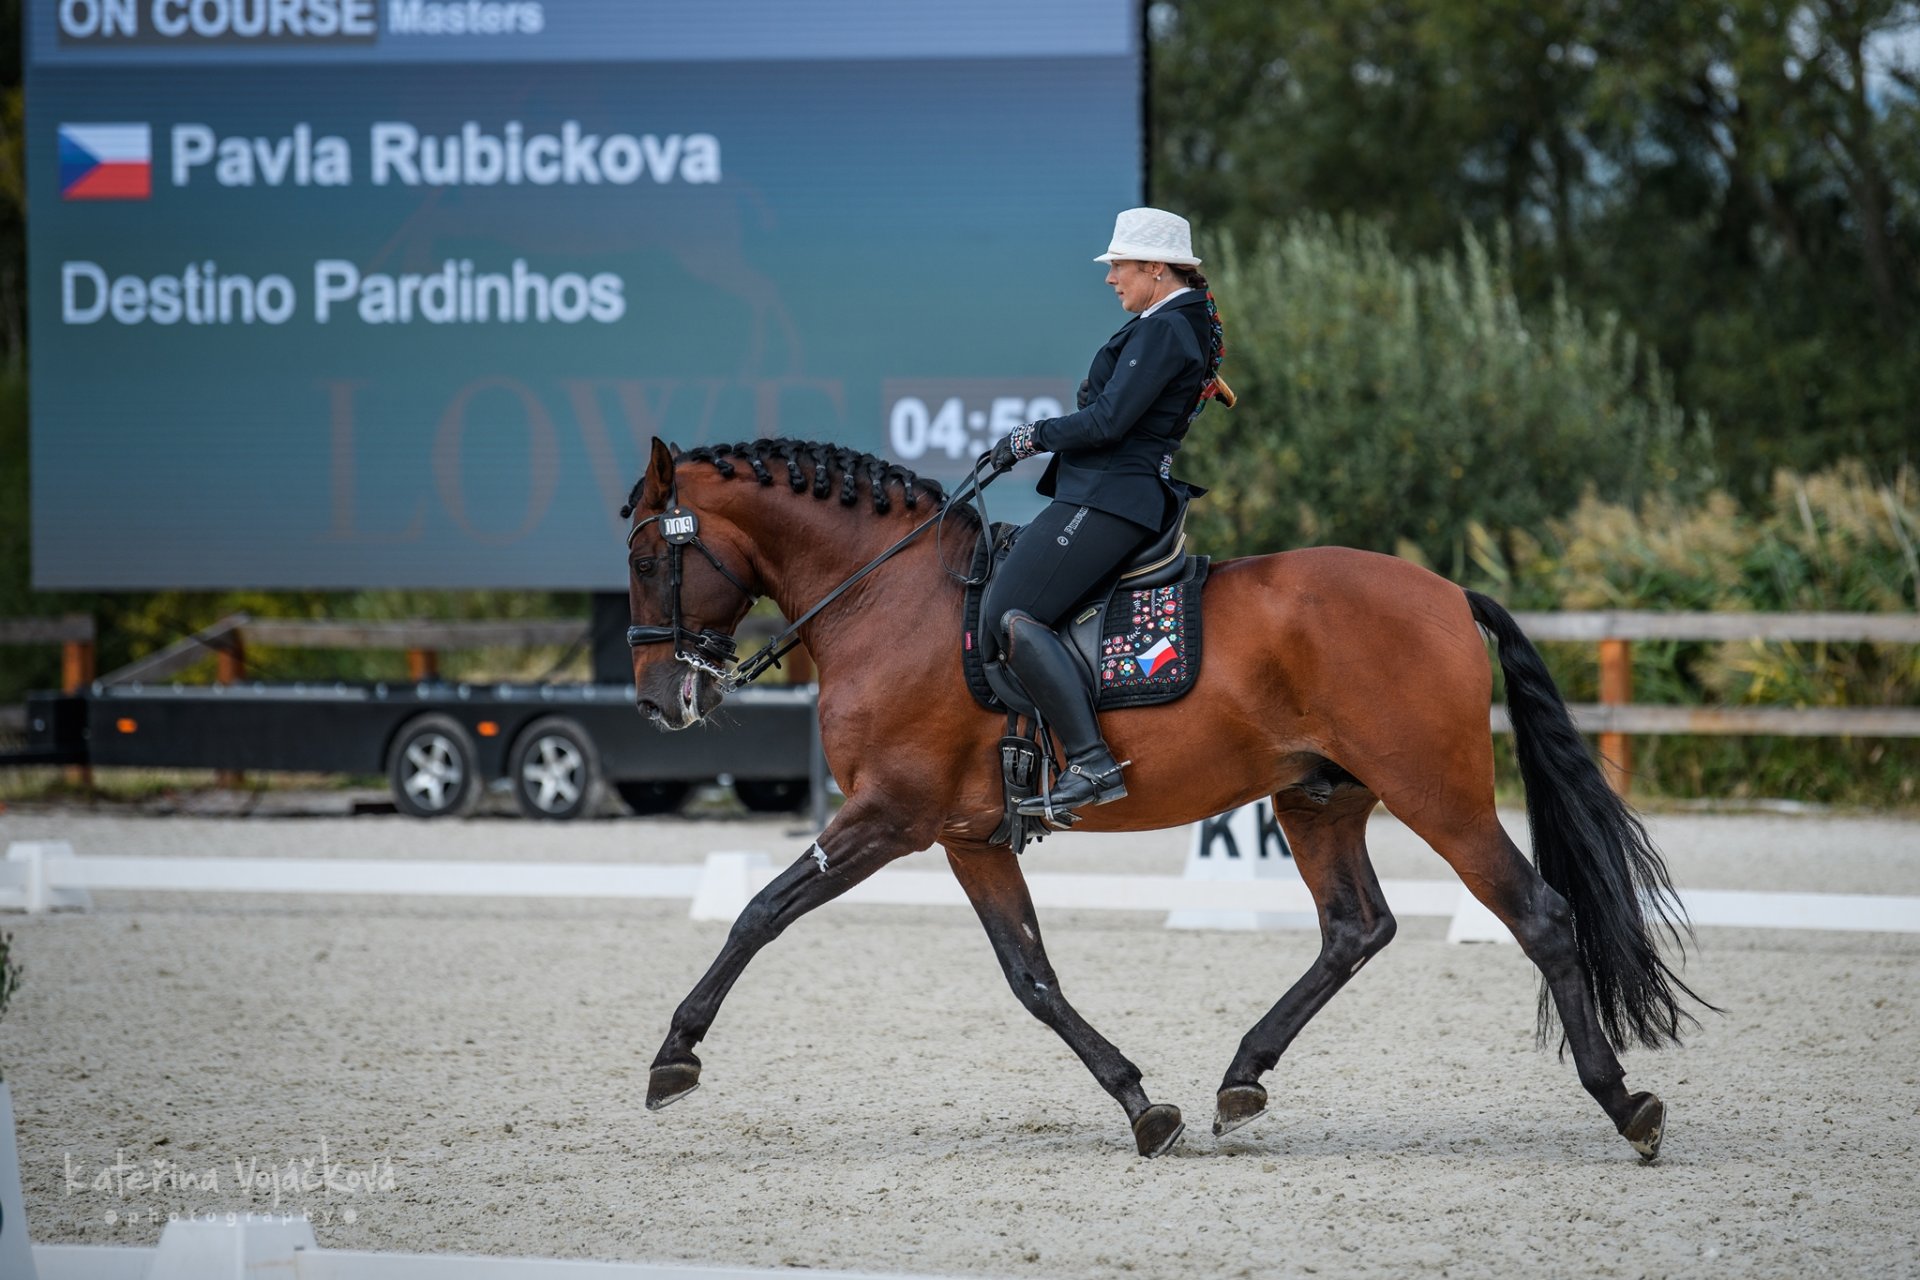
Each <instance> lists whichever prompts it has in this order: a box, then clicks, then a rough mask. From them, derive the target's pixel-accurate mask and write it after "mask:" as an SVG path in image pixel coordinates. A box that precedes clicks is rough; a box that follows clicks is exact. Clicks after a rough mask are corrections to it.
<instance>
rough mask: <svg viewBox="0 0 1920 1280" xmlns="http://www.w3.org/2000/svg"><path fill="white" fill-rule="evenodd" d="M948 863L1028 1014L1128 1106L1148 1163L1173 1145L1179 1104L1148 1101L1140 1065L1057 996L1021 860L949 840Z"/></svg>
mask: <svg viewBox="0 0 1920 1280" xmlns="http://www.w3.org/2000/svg"><path fill="white" fill-rule="evenodd" d="M947 861H948V862H949V863H950V864H951V865H952V867H953V874H954V875H955V876H956V877H957V878H958V879H959V881H960V887H961V888H962V889H964V890H966V894H967V898H968V900H969V901H971V902H972V903H973V909H974V912H975V913H976V914H977V915H978V916H979V917H980V923H981V924H982V925H984V926H985V927H986V930H987V937H988V939H989V940H990V941H991V942H992V943H993V954H994V955H995V957H997V958H998V959H999V961H1000V968H1001V970H1002V971H1003V972H1005V974H1006V975H1007V984H1008V985H1009V986H1011V987H1012V988H1013V994H1014V995H1015V996H1016V997H1017V998H1018V999H1019V1001H1020V1003H1021V1004H1022V1005H1024V1006H1026V1009H1027V1012H1029V1013H1031V1014H1032V1015H1033V1016H1034V1017H1036V1018H1038V1019H1040V1021H1042V1022H1044V1023H1046V1024H1047V1025H1048V1026H1049V1027H1052V1028H1053V1029H1054V1031H1055V1032H1056V1033H1058V1035H1059V1036H1060V1038H1061V1039H1062V1040H1065V1041H1066V1042H1067V1047H1068V1048H1070V1049H1072V1050H1073V1051H1074V1053H1076V1054H1078V1055H1079V1057H1080V1061H1082V1062H1084V1063H1086V1065H1087V1070H1089V1071H1091V1072H1093V1077H1094V1079H1096V1080H1098V1081H1099V1082H1100V1084H1101V1087H1102V1088H1104V1089H1106V1091H1107V1092H1108V1093H1110V1094H1112V1095H1113V1096H1114V1099H1115V1100H1116V1101H1118V1102H1119V1103H1120V1105H1121V1106H1122V1107H1124V1108H1125V1109H1126V1112H1127V1119H1128V1121H1130V1122H1131V1123H1132V1125H1133V1140H1134V1144H1135V1146H1136V1147H1137V1148H1138V1150H1139V1152H1140V1154H1141V1155H1143V1156H1146V1157H1147V1158H1148V1159H1149V1160H1151V1159H1152V1158H1153V1157H1155V1156H1157V1155H1160V1154H1161V1153H1162V1152H1164V1151H1166V1150H1167V1149H1168V1148H1170V1147H1172V1146H1173V1144H1174V1143H1175V1142H1177V1141H1179V1138H1180V1134H1181V1133H1182V1132H1183V1131H1184V1130H1185V1128H1186V1125H1185V1124H1183V1123H1182V1122H1181V1119H1180V1109H1179V1108H1178V1107H1173V1106H1167V1105H1165V1104H1162V1105H1159V1106H1155V1105H1153V1104H1152V1103H1150V1102H1149V1101H1148V1100H1147V1093H1146V1090H1144V1089H1142V1088H1141V1087H1140V1068H1138V1067H1136V1066H1134V1065H1133V1063H1131V1062H1129V1061H1128V1060H1127V1058H1126V1056H1125V1055H1124V1054H1122V1053H1121V1052H1120V1051H1119V1050H1118V1049H1116V1048H1114V1047H1113V1045H1112V1043H1111V1042H1110V1041H1108V1040H1107V1038H1106V1037H1105V1036H1103V1035H1101V1034H1100V1033H1099V1032H1098V1031H1095V1030H1094V1029H1093V1028H1092V1026H1090V1025H1088V1023H1087V1020H1086V1019H1085V1018H1083V1017H1081V1016H1080V1014H1079V1013H1078V1012H1077V1011H1076V1010H1075V1009H1074V1007H1073V1006H1072V1005H1070V1004H1068V1003H1067V998H1066V996H1065V995H1064V994H1062V993H1061V990H1060V980H1059V979H1058V978H1056V977H1055V976H1054V973H1053V965H1052V964H1050V963H1049V962H1048V960H1047V950H1046V948H1045V947H1044V946H1043V945H1041V942H1040V922H1039V920H1038V919H1036V918H1035V916H1034V912H1033V898H1032V896H1031V895H1030V894H1029V893H1028V892H1027V881H1026V877H1025V876H1023V875H1022V874H1021V872H1020V861H1019V859H1018V858H1017V857H1015V856H1014V854H1013V852H1012V851H1011V850H1009V849H1005V848H989V847H985V846H971V847H955V846H951V845H950V846H948V849H947Z"/></svg>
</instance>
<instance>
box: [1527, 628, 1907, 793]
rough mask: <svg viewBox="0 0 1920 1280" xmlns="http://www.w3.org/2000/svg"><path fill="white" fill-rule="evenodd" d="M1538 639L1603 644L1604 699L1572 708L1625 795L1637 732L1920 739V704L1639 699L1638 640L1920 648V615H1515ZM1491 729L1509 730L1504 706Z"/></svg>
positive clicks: (1601, 666) (1531, 634)
mask: <svg viewBox="0 0 1920 1280" xmlns="http://www.w3.org/2000/svg"><path fill="white" fill-rule="evenodd" d="M1514 620H1515V621H1516V622H1518V623H1519V624H1520V629H1521V630H1522V631H1525V632H1526V633H1527V635H1528V636H1529V637H1530V638H1532V639H1533V640H1535V641H1536V642H1538V641H1575V642H1585V643H1589V644H1598V645H1599V646H1600V701H1599V703H1597V704H1595V703H1587V704H1583V705H1579V706H1575V707H1573V708H1571V710H1572V711H1573V718H1574V722H1575V723H1576V724H1578V725H1579V726H1580V727H1581V728H1582V729H1584V730H1586V731H1587V732H1589V733H1597V734H1599V735H1600V756H1601V758H1602V760H1604V761H1605V767H1606V772H1607V780H1608V781H1609V782H1611V783H1612V784H1613V788H1614V790H1615V791H1618V792H1619V793H1620V794H1621V795H1625V794H1627V791H1628V789H1629V787H1630V786H1631V779H1632V773H1633V741H1632V739H1631V737H1630V736H1629V735H1631V734H1635V733H1644V734H1667V733H1732V734H1762V733H1764V734H1779V735H1782V736H1786V737H1801V738H1824V737H1853V736H1859V737H1888V738H1920V707H1662V706H1649V705H1638V706H1636V705H1634V702H1633V641H1635V640H1703V641H1720V642H1728V641H1731V642H1734V643H1739V642H1741V641H1750V642H1752V643H1755V644H1767V643H1774V644H1778V643H1791V642H1796V641H1797V642H1813V643H1835V644H1847V643H1862V642H1866V643H1876V644H1920V613H1650V612H1643V611H1638V610H1630V609H1617V610H1607V611H1602V612H1593V613H1517V614H1515V615H1514ZM1493 727H1494V729H1495V730H1496V731H1500V732H1507V731H1510V730H1511V728H1512V726H1511V724H1510V722H1509V721H1508V720H1507V713H1506V708H1505V707H1501V706H1496V707H1494V709H1493Z"/></svg>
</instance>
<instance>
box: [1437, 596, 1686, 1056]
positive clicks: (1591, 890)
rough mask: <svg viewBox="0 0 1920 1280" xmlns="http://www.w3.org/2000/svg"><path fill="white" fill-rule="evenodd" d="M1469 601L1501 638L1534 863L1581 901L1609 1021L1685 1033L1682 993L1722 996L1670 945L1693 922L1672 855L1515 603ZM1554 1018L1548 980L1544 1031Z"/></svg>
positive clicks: (1589, 959) (1595, 983) (1579, 910)
mask: <svg viewBox="0 0 1920 1280" xmlns="http://www.w3.org/2000/svg"><path fill="white" fill-rule="evenodd" d="M1467 604H1468V605H1469V606H1470V607H1471V608H1472V610H1473V618H1474V621H1475V622H1478V623H1479V624H1480V625H1481V626H1482V627H1484V628H1486V630H1487V633H1488V634H1489V635H1491V636H1492V637H1493V638H1494V640H1495V642H1496V643H1497V644H1498V645H1499V647H1500V670H1501V671H1502V672H1503V673H1505V675H1506V680H1507V712H1508V715H1509V716H1510V717H1511V718H1512V721H1513V741H1514V754H1515V755H1516V756H1518V757H1519V761H1520V777H1521V780H1522V781H1523V782H1524V783H1525V784H1526V788H1527V827H1528V829H1529V830H1530V831H1531V832H1532V834H1533V859H1534V863H1535V864H1536V865H1537V866H1538V867H1539V869H1540V875H1541V878H1542V879H1544V880H1545V881H1546V882H1547V883H1548V884H1549V885H1551V886H1552V887H1553V889H1554V891H1555V892H1556V893H1558V894H1559V895H1560V896H1561V897H1563V898H1565V899H1566V900H1567V904H1568V906H1569V907H1570V908H1571V909H1572V913H1573V936H1574V944H1575V946H1576V948H1577V950H1578V952H1579V956H1580V968H1581V972H1582V973H1583V974H1584V975H1585V978H1586V985H1587V994H1588V996H1590V997H1591V998H1592V1000H1593V1003H1594V1008H1595V1011H1596V1012H1597V1013H1598V1014H1599V1017H1600V1025H1601V1027H1602V1028H1603V1029H1604V1030H1605V1031H1606V1034H1607V1039H1608V1040H1610V1041H1612V1043H1613V1045H1614V1047H1615V1048H1616V1049H1619V1048H1624V1047H1626V1045H1627V1044H1628V1043H1629V1042H1632V1041H1638V1042H1639V1043H1640V1044H1642V1045H1645V1046H1646V1047H1647V1048H1649V1049H1657V1048H1659V1047H1660V1046H1661V1045H1662V1044H1665V1043H1667V1042H1669V1041H1671V1042H1672V1043H1674V1044H1678V1043H1679V1042H1680V1027H1681V1023H1682V1022H1689V1023H1691V1022H1693V1021H1694V1019H1693V1018H1692V1016H1691V1015H1690V1014H1688V1013H1687V1012H1686V1010H1684V1009H1683V1008H1681V1000H1682V998H1685V999H1688V1000H1693V1001H1696V1002H1698V1003H1700V1004H1702V1005H1704V1006H1705V1007H1707V1008H1712V1006H1711V1005H1706V1002H1705V1001H1703V1000H1701V999H1700V997H1699V996H1697V995H1695V994H1694V993H1693V992H1692V991H1691V990H1690V989H1689V988H1688V987H1687V984H1686V983H1684V982H1682V981H1681V980H1680V977H1679V975H1678V974H1676V973H1674V971H1673V970H1672V969H1670V968H1668V967H1667V962H1666V961H1665V959H1663V958H1662V957H1661V954H1660V940H1659V935H1660V934H1661V933H1665V934H1666V935H1667V936H1668V938H1670V939H1671V940H1672V942H1673V944H1674V946H1675V949H1676V950H1679V949H1681V943H1682V938H1681V935H1682V932H1683V931H1685V932H1688V933H1690V932H1691V929H1690V926H1689V925H1688V924H1687V920H1686V911H1685V908H1684V907H1682V906H1681V904H1680V899H1679V896H1678V895H1677V894H1675V892H1674V889H1673V882H1672V880H1670V879H1669V878H1668V876H1667V865H1666V863H1665V861H1664V860H1662V858H1661V857H1660V851H1659V850H1658V849H1657V848H1655V847H1654V844H1653V841H1651V840H1650V839H1648V838H1647V832H1646V828H1645V827H1643V826H1642V825H1641V824H1640V819H1639V818H1638V817H1636V816H1635V815H1634V812H1633V810H1632V809H1630V808H1628V807H1627V805H1626V803H1625V802H1624V801H1623V800H1621V799H1620V797H1619V796H1617V795H1615V794H1614V792H1613V789H1612V788H1611V787H1609V786H1608V785H1607V781H1606V779H1605V778H1604V777H1603V776H1601V773H1600V766H1599V764H1598V763H1597V762H1596V761H1595V759H1594V757H1593V754H1592V753H1591V752H1590V751H1589V750H1588V748H1587V742H1586V739H1584V738H1582V737H1581V736H1580V731H1579V730H1578V729H1577V728H1575V727H1574V723H1573V717H1572V716H1570V715H1568V714H1567V704H1566V703H1565V701H1563V700H1562V699H1561V697H1560V690H1559V687H1558V686H1556V685H1555V684H1554V682H1553V676H1552V674H1551V673H1549V672H1548V671H1547V667H1546V664H1545V663H1544V662H1542V661H1541V659H1540V653H1539V651H1538V650H1537V649H1535V648H1534V647H1533V643H1532V641H1530V640H1528V639H1527V637H1526V635H1525V634H1524V633H1523V632H1522V631H1521V630H1520V626H1519V624H1518V623H1516V622H1515V621H1514V620H1513V615H1512V614H1510V613H1508V612H1507V611H1506V610H1505V609H1503V608H1501V607H1500V606H1499V605H1498V604H1497V603H1495V602H1494V601H1492V600H1490V599H1488V598H1487V597H1486V596H1483V595H1481V594H1479V593H1478V592H1475V591H1469V592H1467ZM1553 1022H1554V1010H1553V1001H1552V999H1551V997H1550V996H1549V994H1548V992H1547V990H1546V987H1545V985H1544V983H1543V985H1542V987H1541V990H1540V1014H1539V1034H1540V1038H1541V1039H1542V1040H1543V1041H1544V1040H1545V1039H1546V1037H1547V1035H1548V1034H1549V1033H1550V1032H1551V1031H1552V1028H1553Z"/></svg>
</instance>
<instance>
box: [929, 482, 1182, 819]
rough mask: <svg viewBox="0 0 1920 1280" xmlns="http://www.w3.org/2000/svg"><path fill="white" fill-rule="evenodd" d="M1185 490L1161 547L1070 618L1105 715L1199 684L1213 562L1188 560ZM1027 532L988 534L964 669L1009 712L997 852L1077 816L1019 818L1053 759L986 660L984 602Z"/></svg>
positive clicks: (1012, 529) (1035, 724) (998, 669)
mask: <svg viewBox="0 0 1920 1280" xmlns="http://www.w3.org/2000/svg"><path fill="white" fill-rule="evenodd" d="M1191 496H1192V495H1191V494H1190V493H1188V492H1187V491H1186V490H1185V489H1184V488H1183V489H1181V490H1180V491H1179V496H1178V498H1177V506H1176V508H1175V511H1174V518H1173V519H1172V520H1171V521H1170V522H1169V523H1168V526H1167V528H1166V529H1165V531H1163V532H1162V533H1161V534H1160V536H1159V537H1158V538H1155V539H1154V540H1153V541H1152V542H1151V543H1149V544H1147V545H1146V546H1144V547H1142V548H1141V549H1140V550H1138V551H1136V552H1135V553H1134V554H1133V556H1132V557H1131V558H1130V559H1129V560H1128V561H1127V562H1126V563H1125V564H1123V565H1122V566H1121V567H1120V571H1119V573H1118V575H1117V576H1116V577H1115V578H1114V579H1113V580H1111V581H1109V582H1105V583H1102V584H1101V585H1100V586H1098V587H1097V588H1095V589H1094V591H1092V592H1091V593H1089V594H1088V595H1087V597H1086V598H1085V599H1083V600H1081V601H1080V602H1079V603H1078V604H1076V605H1075V606H1074V608H1073V609H1072V610H1070V611H1069V612H1068V614H1067V618H1066V621H1065V622H1063V623H1061V624H1060V626H1059V628H1058V631H1059V633H1060V636H1061V638H1062V639H1063V640H1065V641H1066V642H1067V649H1068V652H1070V653H1072V654H1073V655H1074V657H1075V658H1077V659H1078V660H1079V664H1080V668H1081V673H1082V675H1083V677H1084V678H1085V680H1086V681H1087V684H1088V686H1089V687H1090V688H1092V689H1093V691H1094V705H1095V706H1096V707H1097V708H1098V709H1099V710H1101V711H1109V710H1116V709H1119V708H1122V707H1148V706H1155V705H1157V704H1160V703H1163V702H1172V701H1173V700H1174V699H1176V698H1179V697H1181V696H1183V695H1184V694H1186V692H1187V691H1188V690H1190V689H1191V688H1193V684H1194V681H1195V680H1196V679H1198V678H1199V675H1200V648H1201V626H1200V619H1201V610H1200V603H1201V600H1200V598H1201V591H1202V588H1203V587H1204V586H1205V584H1206V579H1207V569H1208V565H1209V563H1210V562H1209V560H1208V558H1207V557H1205V556H1190V555H1188V554H1187V553H1186V547H1187V534H1186V521H1187V503H1188V501H1189V499H1190V498H1191ZM1021 528H1022V526H1019V525H1012V524H1006V523H998V524H995V525H993V526H992V527H991V528H988V529H985V530H983V531H982V533H981V537H980V541H979V543H978V544H977V545H976V547H975V549H974V557H973V566H972V572H971V573H970V574H969V575H968V577H969V579H970V585H969V586H968V587H967V592H966V604H965V614H964V620H963V624H962V625H963V628H964V630H963V634H962V637H961V664H962V668H963V670H964V671H965V673H966V678H967V688H968V690H969V691H970V692H972V694H973V696H974V699H975V701H977V702H979V703H980V705H981V706H983V707H985V708H987V709H988V710H989V711H1000V712H1004V713H1005V714H1006V716H1007V732H1006V736H1004V737H1003V738H1002V739H1001V740H1000V760H1001V772H1002V775H1003V778H1004V780H1005V783H1006V815H1005V817H1004V818H1003V819H1002V821H1001V824H1000V827H999V829H998V830H997V831H996V832H995V833H994V835H993V837H992V839H991V840H990V842H989V843H993V844H1010V845H1011V846H1012V847H1013V851H1014V852H1015V853H1019V852H1021V850H1022V849H1023V848H1024V847H1025V845H1026V843H1027V841H1028V840H1038V839H1040V838H1041V837H1042V836H1044V835H1045V834H1046V832H1047V831H1049V830H1065V829H1066V828H1067V827H1070V826H1072V824H1073V822H1074V821H1075V820H1076V817H1075V815H1073V814H1070V813H1062V814H1059V815H1056V817H1055V819H1054V821H1055V823H1056V824H1057V825H1055V826H1052V827H1049V826H1048V825H1047V824H1046V822H1045V821H1043V820H1042V819H1039V818H1033V817H1027V816H1024V815H1022V814H1020V813H1018V812H1017V811H1016V810H1017V808H1018V806H1019V803H1020V801H1022V800H1024V799H1027V798H1029V797H1031V796H1034V795H1038V794H1042V793H1043V792H1045V791H1047V790H1049V789H1051V774H1052V771H1053V761H1054V756H1055V753H1054V751H1053V749H1052V743H1051V742H1050V741H1048V740H1047V735H1046V731H1045V729H1044V727H1043V726H1042V725H1041V724H1040V721H1039V717H1038V715H1037V713H1036V711H1035V708H1034V706H1033V703H1032V702H1031V700H1029V699H1028V698H1027V696H1026V694H1025V692H1024V691H1023V690H1022V689H1021V688H1020V685H1019V683H1018V682H1017V681H1016V680H1014V679H1013V678H1012V677H1011V676H1010V675H1009V674H1008V673H1007V671H1006V669H1005V667H1004V666H1002V664H1001V663H1000V662H998V661H989V660H987V646H986V645H984V644H983V643H982V640H983V637H984V635H985V628H984V627H983V625H982V619H981V617H980V608H981V600H982V598H983V597H984V596H985V594H986V584H987V581H988V579H989V578H990V577H991V574H992V571H993V570H994V569H995V568H997V567H998V565H999V563H1000V561H1001V560H1004V559H1005V558H1006V556H1007V553H1008V552H1010V551H1011V550H1012V549H1013V547H1014V544H1015V543H1016V542H1018V540H1019V537H1020V532H1021Z"/></svg>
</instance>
